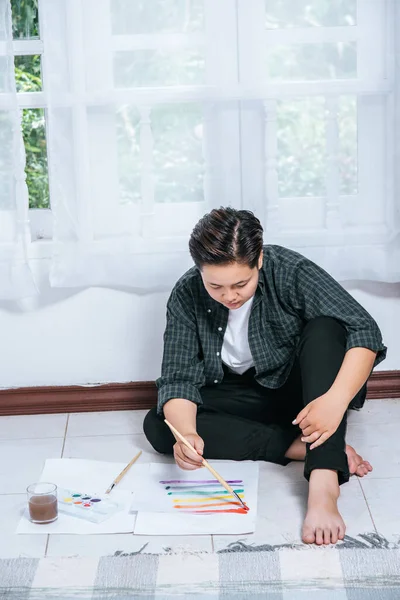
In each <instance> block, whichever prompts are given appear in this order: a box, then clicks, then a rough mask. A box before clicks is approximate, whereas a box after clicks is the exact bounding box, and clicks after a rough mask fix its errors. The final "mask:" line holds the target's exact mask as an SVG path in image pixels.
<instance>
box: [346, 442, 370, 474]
mask: <svg viewBox="0 0 400 600" xmlns="http://www.w3.org/2000/svg"><path fill="white" fill-rule="evenodd" d="M346 454H347V460H348V463H349V471H350V474H351V475H358V477H364V475H367V473H369V472H370V471H372V467H371V465H370V463H369V462H368V461H367V460H363V458H362V457H361V456H360V455H359V454H357V452H356V451H355V450H354V448H353V447H352V446H349V445H348V444H346Z"/></svg>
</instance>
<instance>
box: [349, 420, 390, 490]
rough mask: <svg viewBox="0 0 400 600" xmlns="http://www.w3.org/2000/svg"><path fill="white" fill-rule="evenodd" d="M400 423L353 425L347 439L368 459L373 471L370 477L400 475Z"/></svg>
mask: <svg viewBox="0 0 400 600" xmlns="http://www.w3.org/2000/svg"><path fill="white" fill-rule="evenodd" d="M398 440H399V423H396V422H394V423H386V424H382V423H381V424H377V425H376V424H375V423H374V422H371V423H368V424H360V425H354V424H353V425H352V427H349V431H348V435H347V441H348V443H349V444H351V445H352V446H354V448H355V449H356V450H357V452H358V453H359V454H361V456H362V457H363V458H364V459H366V460H368V461H369V462H370V463H371V465H372V467H373V471H372V473H370V474H369V475H368V478H369V479H379V478H385V479H386V478H388V479H390V478H392V477H400V453H399V452H398V451H396V449H397V448H398V447H399V441H398Z"/></svg>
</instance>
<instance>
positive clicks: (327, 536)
mask: <svg viewBox="0 0 400 600" xmlns="http://www.w3.org/2000/svg"><path fill="white" fill-rule="evenodd" d="M330 543H331V530H330V527H325V529H324V544H325V545H328V544H330Z"/></svg>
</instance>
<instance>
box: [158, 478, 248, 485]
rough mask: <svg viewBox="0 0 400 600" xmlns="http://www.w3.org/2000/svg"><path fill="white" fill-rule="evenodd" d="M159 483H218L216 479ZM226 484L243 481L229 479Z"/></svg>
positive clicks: (164, 482) (178, 480)
mask: <svg viewBox="0 0 400 600" xmlns="http://www.w3.org/2000/svg"><path fill="white" fill-rule="evenodd" d="M160 483H162V484H167V483H188V484H190V485H192V484H193V483H219V481H218V480H217V479H204V480H199V479H196V480H195V479H191V480H190V481H185V480H182V479H171V480H170V481H160ZM227 483H243V480H242V479H229V480H227Z"/></svg>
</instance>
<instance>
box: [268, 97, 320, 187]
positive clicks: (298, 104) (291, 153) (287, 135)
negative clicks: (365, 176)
mask: <svg viewBox="0 0 400 600" xmlns="http://www.w3.org/2000/svg"><path fill="white" fill-rule="evenodd" d="M277 119H278V157H277V158H278V163H277V165H278V179H279V196H280V197H289V198H290V197H295V196H324V195H325V190H326V186H325V178H326V126H325V99H324V98H323V97H315V98H304V99H301V100H289V101H281V102H278V106H277Z"/></svg>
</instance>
